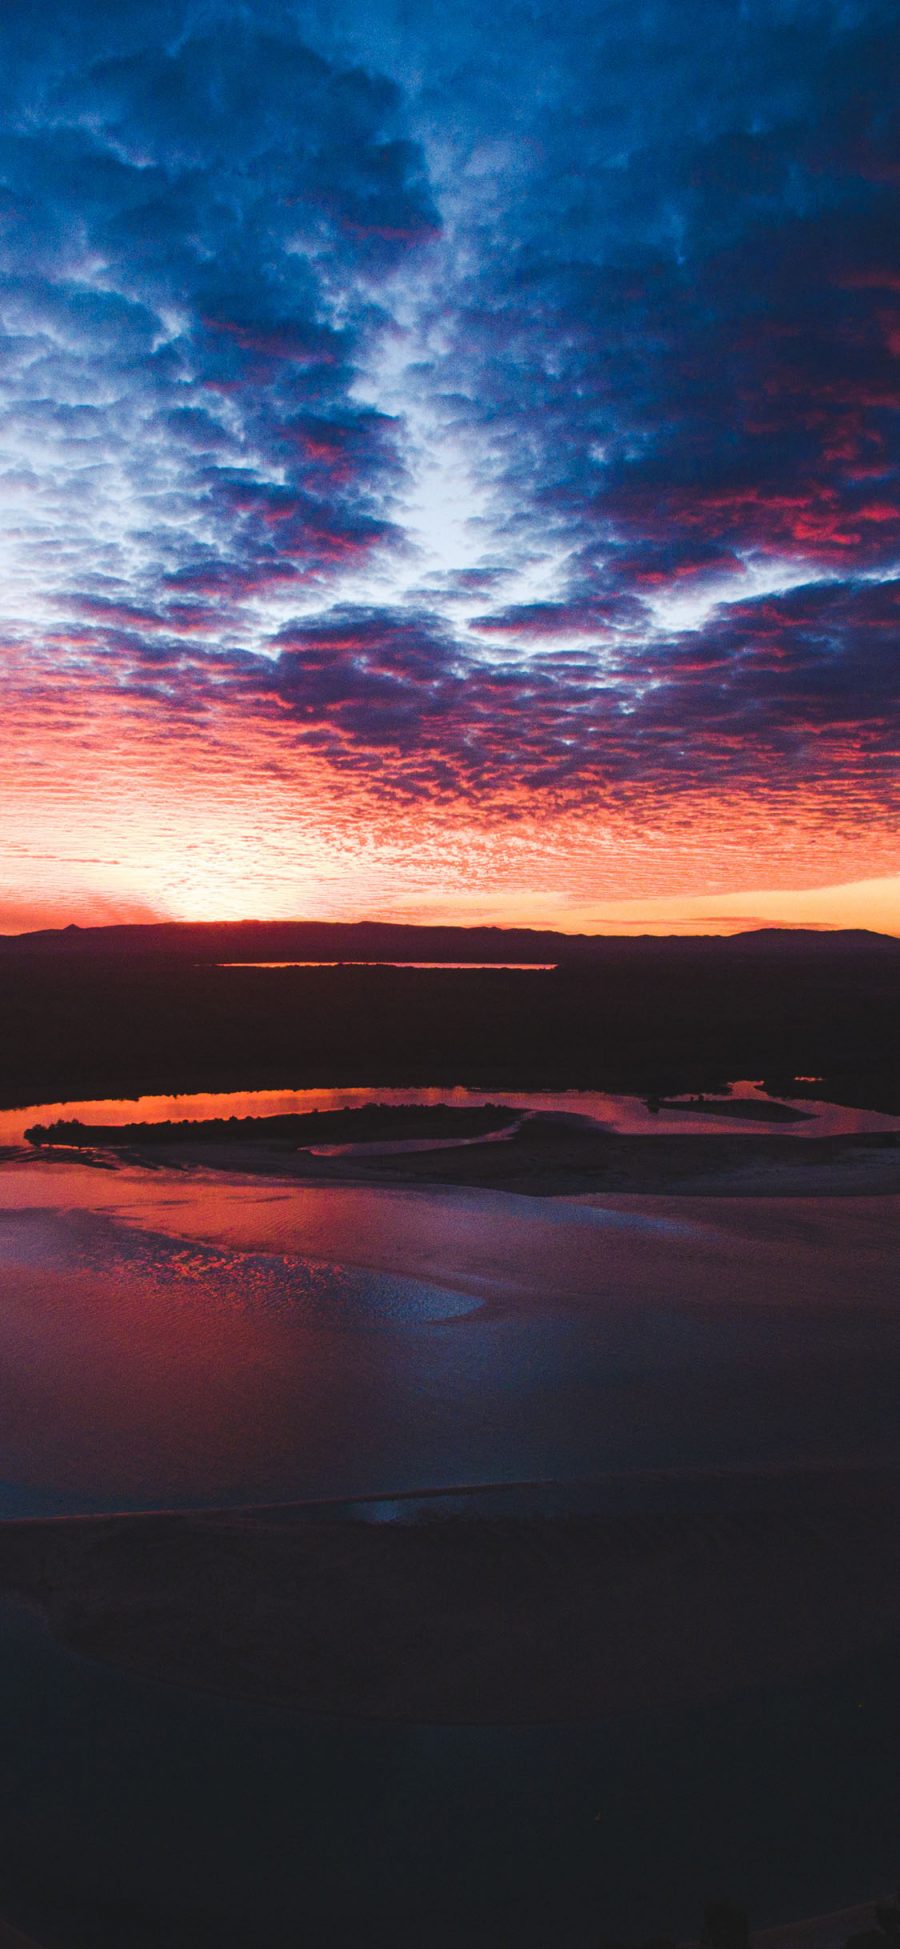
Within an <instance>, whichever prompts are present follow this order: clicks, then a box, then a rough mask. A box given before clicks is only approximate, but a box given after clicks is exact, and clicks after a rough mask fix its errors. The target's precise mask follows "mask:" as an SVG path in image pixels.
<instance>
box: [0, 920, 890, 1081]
mask: <svg viewBox="0 0 900 1949" xmlns="http://www.w3.org/2000/svg"><path fill="white" fill-rule="evenodd" d="M316 957H320V958H321V959H322V960H323V961H328V960H330V961H334V960H338V961H339V960H341V959H343V960H345V961H346V962H350V961H356V960H360V959H367V960H370V961H371V962H373V963H375V964H376V965H371V966H362V967H359V966H349V965H347V966H324V965H323V966H319V967H264V966H258V965H257V966H226V965H222V964H223V963H227V962H235V961H242V962H256V963H259V962H265V961H273V960H289V959H291V958H296V959H297V960H298V961H300V960H311V959H315V958H316ZM392 960H396V961H399V960H404V961H409V960H418V961H429V962H431V961H447V962H454V963H458V962H467V961H478V962H484V961H495V962H506V961H516V962H521V961H533V962H535V963H538V962H540V963H546V962H552V963H554V965H553V966H552V967H551V968H550V969H549V970H547V969H544V968H540V969H538V968H535V969H534V970H524V971H523V970H522V969H518V968H517V969H508V968H502V967H499V966H498V967H492V968H487V969H484V968H474V967H473V968H471V969H467V970H464V971H462V972H460V971H458V970H455V969H450V968H447V969H443V968H440V967H438V968H408V967H394V966H391V965H389V963H390V962H391V961H392ZM898 994H900V941H897V940H894V939H893V938H888V937H886V936H882V935H877V934H867V933H818V932H789V931H778V930H770V931H766V930H764V931H761V932H758V933H753V934H741V935H735V936H733V937H731V938H724V939H723V938H716V937H710V938H705V939H703V938H694V939H677V938H675V939H654V938H651V937H644V938H642V939H638V940H619V939H615V938H589V937H581V938H573V937H571V936H566V935H554V934H546V933H530V934H529V933H526V932H523V931H521V930H503V929H449V928H444V929H435V928H409V927H388V926H376V925H374V924H372V925H360V926H352V927H338V926H313V925H311V924H310V925H305V924H301V923H296V924H291V925H288V924H283V925H281V926H277V927H276V926H264V925H261V924H256V923H245V924H240V925H237V924H235V925H232V926H222V927H199V926H175V925H173V926H169V927H111V928H105V929H104V928H101V929H85V930H79V929H77V928H76V929H66V930H64V931H63V932H61V933H50V934H41V935H37V934H35V935H23V936H19V937H7V938H4V939H0V1095H2V1100H3V1101H4V1102H5V1103H6V1104H7V1105H9V1106H13V1105H16V1104H29V1103H39V1102H60V1101H63V1100H65V1099H66V1098H84V1097H89V1096H94V1097H103V1096H132V1095H138V1094H141V1093H143V1092H157V1093H158V1092H170V1091H172V1092H174V1091H178V1090H182V1091H187V1090H227V1089H252V1088H265V1087H272V1088H285V1089H286V1088H302V1087H305V1086H310V1087H312V1086H316V1085H321V1086H326V1087H331V1086H334V1087H341V1086H350V1085H354V1084H357V1085H362V1084H369V1085H380V1086H385V1087H386V1086H389V1085H403V1084H408V1085H435V1086H438V1087H452V1086H453V1085H454V1084H468V1085H471V1086H473V1087H475V1088H479V1089H491V1088H495V1089H498V1090H499V1089H503V1088H518V1089H524V1088H529V1087H530V1088H540V1087H549V1088H557V1089H562V1088H601V1089H609V1090H621V1091H635V1092H640V1093H651V1092H652V1093H655V1094H659V1095H663V1096H664V1095H667V1094H671V1093H675V1092H679V1091H683V1090H702V1089H710V1088H715V1087H716V1086H717V1085H718V1084H720V1083H722V1082H724V1081H727V1080H729V1079H734V1078H736V1077H745V1076H750V1077H759V1078H763V1077H764V1078H766V1079H767V1080H768V1081H771V1082H772V1083H773V1085H774V1087H775V1088H776V1090H779V1091H782V1092H784V1091H785V1090H786V1088H787V1085H788V1084H791V1085H792V1091H791V1093H797V1088H798V1087H799V1088H801V1089H802V1087H803V1086H802V1085H799V1086H794V1085H793V1079H795V1078H798V1077H799V1078H803V1077H814V1078H824V1079H825V1089H824V1093H825V1094H827V1095H828V1096H830V1097H831V1098H832V1099H833V1100H835V1101H840V1102H848V1103H857V1104H860V1105H864V1106H866V1107H869V1108H871V1109H876V1110H877V1109H881V1110H900V1046H898V1037H897V1032H896V1022H897V1003H898ZM820 1093H823V1092H822V1091H821V1089H820Z"/></svg>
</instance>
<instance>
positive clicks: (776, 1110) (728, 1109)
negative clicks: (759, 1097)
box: [651, 1096, 812, 1123]
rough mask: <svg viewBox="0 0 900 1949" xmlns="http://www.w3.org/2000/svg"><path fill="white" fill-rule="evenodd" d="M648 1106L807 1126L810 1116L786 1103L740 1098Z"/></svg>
mask: <svg viewBox="0 0 900 1949" xmlns="http://www.w3.org/2000/svg"><path fill="white" fill-rule="evenodd" d="M651 1107H652V1108H653V1109H655V1110H664V1111H666V1112H668V1114H670V1115H671V1113H672V1111H673V1110H686V1111H688V1112H693V1113H694V1114H695V1115H696V1116H703V1117H737V1118H739V1119H740V1120H741V1121H742V1122H747V1123H808V1122H809V1120H810V1116H811V1114H812V1113H811V1112H810V1111H808V1110H795V1109H793V1108H792V1107H791V1105H790V1103H775V1102H771V1101H770V1102H757V1101H756V1100H755V1099H754V1098H753V1097H743V1096H742V1097H728V1096H722V1097H719V1096H716V1097H711V1096H697V1097H692V1098H691V1100H690V1102H689V1103H685V1102H684V1101H682V1100H681V1099H678V1100H675V1101H673V1100H670V1099H668V1098H666V1097H664V1098H663V1099H662V1100H661V1101H660V1100H659V1099H657V1098H653V1099H652V1103H651Z"/></svg>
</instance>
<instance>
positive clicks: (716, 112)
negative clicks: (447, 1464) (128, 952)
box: [0, 0, 900, 933]
mask: <svg viewBox="0 0 900 1949" xmlns="http://www.w3.org/2000/svg"><path fill="white" fill-rule="evenodd" d="M41 20H42V27H41V31H40V32H39V33H36V32H34V29H33V26H32V27H31V29H29V15H28V11H27V10H26V8H25V7H24V4H22V0H10V3H9V4H8V5H7V6H6V7H5V8H4V11H3V19H2V23H0V53H2V62H0V98H2V102H3V121H2V130H3V132H2V144H0V147H2V154H0V329H2V334H3V337H2V347H0V349H2V361H0V392H2V416H0V640H2V644H3V656H4V668H5V684H4V719H3V764H2V770H0V800H2V803H0V821H2V866H0V931H3V932H12V933H14V932H19V931H23V930H25V929H28V928H32V927H43V926H51V925H53V926H55V925H65V924H67V923H69V922H71V921H77V922H79V923H81V924H88V923H97V922H102V921H105V920H114V919H135V920H141V919H151V918H171V919H229V918H239V917H241V916H244V915H247V914H253V915H257V916H259V917H261V918H268V917H272V918H275V917H285V918H287V917H307V916H313V915H316V916H319V915H320V916H323V917H334V918H354V917H357V916H361V915H377V916H379V917H382V918H385V919H391V918H396V919H406V920H416V919H422V920H431V919H435V918H440V919H442V920H446V921H462V922H467V921H470V922H475V921H497V922H501V923H502V922H508V923H522V922H525V923H532V924H535V925H542V924H544V925H552V926H556V927H559V928H561V929H563V930H569V931H574V930H584V931H588V932H615V931H624V932H631V931H635V930H639V931H644V930H646V931H653V932H657V931H658V932H667V931H676V932H677V931H683V930H685V929H691V930H698V931H732V930H733V929H735V928H736V927H740V926H741V925H750V926H754V925H759V924H767V923H777V924H790V923H792V922H795V923H803V924H812V925H821V926H866V927H872V928H878V929H882V930H884V931H887V932H894V933H900V846H898V841H897V832H898V821H897V816H896V813H897V802H896V787H895V778H896V773H895V772H892V766H894V765H895V761H896V687H895V686H896V677H895V672H896V663H897V655H896V644H897V635H898V627H900V493H898V463H897V417H898V382H900V278H898V274H897V270H896V237H897V231H898V219H900V177H898V172H897V167H896V149H897V145H896V128H895V118H896V109H895V104H894V102H893V99H892V98H890V99H886V98H885V94H884V88H883V77H884V75H885V74H886V73H888V72H890V71H891V67H892V64H893V63H895V61H896V58H897V54H898V52H900V49H898V37H900V27H898V19H897V13H896V9H895V8H894V7H892V6H888V5H887V4H886V0H850V4H848V5H845V6H842V7H840V8H836V7H834V6H829V5H824V4H819V0H804V3H803V4H802V5H800V6H799V7H797V6H795V5H793V4H788V0H762V4H759V5H754V6H753V7H752V8H745V9H742V10H741V11H740V12H738V11H736V10H732V9H723V8H721V7H720V6H718V5H715V4H713V0H690V4H689V5H688V6H687V7H686V8H685V7H684V6H679V7H677V8H676V7H675V6H674V5H672V4H671V0H653V4H651V5H650V6H649V7H648V8H646V9H644V10H642V12H641V15H640V19H639V21H638V20H635V21H634V22H632V21H631V20H628V21H627V22H626V19H625V16H624V14H623V11H622V10H620V9H619V10H617V9H610V8H608V7H607V6H606V5H602V4H600V0H596V4H593V5H591V6H589V7H588V8H587V9H584V8H579V9H571V10H568V11H565V10H564V11H563V13H562V15H561V16H560V14H559V11H558V10H557V9H555V8H551V7H550V6H549V4H544V0H539V4H538V5H537V6H529V7H527V8H526V7H522V6H520V5H519V4H518V0H502V4H501V5H500V7H499V10H498V9H497V8H494V9H491V10H490V14H485V13H482V14H479V13H478V12H477V10H473V9H472V8H471V7H468V6H462V5H456V4H453V3H452V0H451V4H450V5H448V6H445V7H442V8H441V9H440V14H439V18H438V17H436V16H435V15H434V14H433V12H432V10H430V9H427V8H421V9H417V10H413V11H410V10H408V9H406V8H402V7H400V6H398V5H395V4H394V3H393V0H374V4H373V5H371V6H369V7H366V8H365V9H362V8H359V7H358V6H356V5H353V4H351V0H338V4H337V5H336V6H335V7H333V8H331V9H328V10H322V9H319V8H313V7H312V6H308V7H307V6H305V5H303V4H299V5H296V6H290V7H288V6H287V5H286V4H284V0H254V4H253V5H252V6H250V7H249V8H248V7H247V6H243V5H238V4H236V3H235V0H209V4H207V5H205V6H202V7H200V6H197V5H194V4H192V0H154V4H153V5H152V6H151V5H150V4H149V0H128V4H125V5H123V6H116V7H113V6H112V5H111V4H110V5H107V4H105V0H104V4H97V5H94V6H92V7H91V8H89V9H87V10H83V11H81V12H80V13H79V12H78V10H73V9H71V8H70V7H68V6H63V5H62V4H61V0H49V4H48V5H47V6H46V7H44V8H43V9H42V10H41Z"/></svg>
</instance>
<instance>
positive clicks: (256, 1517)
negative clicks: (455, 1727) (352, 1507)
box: [0, 1470, 900, 1724]
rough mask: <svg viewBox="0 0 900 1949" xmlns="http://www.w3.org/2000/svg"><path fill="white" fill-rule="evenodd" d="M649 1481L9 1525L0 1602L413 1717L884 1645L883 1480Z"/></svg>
mask: <svg viewBox="0 0 900 1949" xmlns="http://www.w3.org/2000/svg"><path fill="white" fill-rule="evenodd" d="M688 1486H690V1485H688ZM647 1487H648V1492H649V1507H646V1508H644V1509H643V1510H642V1511H640V1510H639V1511H635V1510H634V1509H631V1510H629V1511H628V1512H627V1513H615V1512H608V1513H599V1514H593V1515H592V1514H587V1515H585V1514H581V1515H579V1514H570V1515H566V1514H560V1515H557V1516H541V1515H531V1516H517V1515H510V1516H506V1517H504V1516H503V1515H494V1516H493V1517H490V1518H489V1517H487V1516H483V1515H478V1514H477V1513H473V1514H468V1515H467V1514H466V1513H462V1514H460V1513H456V1514H454V1515H450V1516H443V1515H441V1514H440V1513H438V1512H439V1507H440V1505H439V1502H436V1503H435V1504H434V1505H433V1510H434V1513H433V1514H432V1515H431V1516H428V1515H427V1514H426V1515H425V1516H424V1517H423V1516H422V1515H421V1513H419V1514H418V1516H417V1518H416V1519H415V1520H408V1521H405V1520H398V1521H393V1522H390V1523H384V1522H376V1523H373V1522H366V1521H361V1520H347V1514H346V1509H345V1511H344V1514H343V1516H341V1515H339V1514H338V1512H337V1511H330V1510H329V1509H328V1508H327V1506H323V1507H321V1508H320V1509H319V1510H318V1511H317V1510H315V1509H314V1508H309V1507H307V1508H306V1509H303V1508H300V1509H299V1510H295V1509H292V1508H290V1507H285V1508H276V1509H270V1510H259V1511H239V1510H238V1511H227V1512H221V1513H219V1512H213V1513H209V1514H202V1513H201V1514H197V1515H191V1514H187V1515H185V1514H166V1515H160V1516H118V1517H101V1518H78V1519H72V1520H62V1521H51V1522H46V1521H45V1522H22V1523H7V1524H4V1525H2V1527H0V1592H2V1593H3V1594H5V1595H9V1594H14V1595H17V1596H19V1597H24V1598H25V1599H27V1600H28V1601H29V1602H32V1603H36V1604H38V1605H40V1606H41V1607H42V1609H44V1610H45V1612H46V1614H47V1617H48V1619H49V1622H50V1626H51V1629H52V1630H53V1631H54V1632H55V1633H56V1634H57V1635H58V1636H59V1637H60V1638H62V1639H63V1640H64V1642H66V1643H67V1644H69V1645H71V1646H73V1647H74V1648H76V1649H78V1650H81V1651H83V1652H87V1653H89V1654H90V1655H91V1656H94V1657H100V1658H103V1659H108V1660H111V1661H112V1662H113V1663H117V1664H121V1665H123V1666H126V1667H128V1668H129V1669H132V1670H136V1671H141V1672H145V1673H148V1674H152V1675H155V1676H157V1677H162V1678H166V1679H170V1680H176V1681H178V1682H179V1683H185V1684H188V1685H194V1686H201V1687H204V1688H211V1689H213V1690H218V1691H223V1692H225V1693H228V1694H230V1695H232V1696H235V1697H240V1698H248V1699H257V1700H268V1701H272V1702H276V1703H278V1704H281V1705H289V1706H291V1707H295V1708H299V1709H302V1710H304V1711H307V1712H312V1713H316V1714H326V1715H331V1714H335V1715H342V1716H344V1715H350V1716H351V1717H360V1716H361V1717H364V1718H374V1719H400V1720H412V1721H416V1722H417V1723H426V1724H427V1723H463V1724H476V1723H482V1724H485V1723H486V1724H496V1723H511V1722H512V1723H515V1722H518V1723H528V1724H537V1723H542V1722H544V1723H546V1722H553V1723H560V1722H562V1723H566V1722H568V1723H573V1724H581V1723H584V1722H585V1721H588V1720H591V1719H592V1718H600V1717H603V1716H604V1715H605V1714H608V1713H610V1712H618V1711H626V1710H630V1709H636V1708H638V1707H641V1708H647V1707H651V1706H652V1707H657V1706H669V1705H676V1704H683V1703H686V1702H690V1701H698V1700H702V1699H705V1698H716V1697H719V1696H722V1695H725V1694H727V1693H730V1692H732V1691H734V1690H736V1689H738V1688H740V1687H742V1686H748V1685H753V1684H758V1683H762V1682H765V1681H769V1680H773V1679H781V1678H789V1677H791V1676H792V1675H797V1674H801V1673H806V1672H810V1671H816V1670H822V1669H827V1668H828V1667H829V1666H830V1665H832V1664H834V1663H835V1662H837V1661H838V1660H840V1659H842V1658H846V1657H848V1656H850V1655H851V1654H854V1653H859V1652H864V1651H865V1650H866V1648H867V1647H874V1646H876V1645H878V1644H883V1643H887V1642H892V1641H895V1640H897V1639H898V1637H900V1551H898V1545H897V1536H898V1517H900V1487H898V1483H897V1480H896V1477H895V1476H894V1474H893V1473H892V1472H891V1471H885V1472H884V1473H883V1474H881V1475H879V1473H878V1472H877V1471H876V1472H872V1471H864V1472H855V1471H853V1470H850V1471H847V1472H845V1473H844V1474H841V1472H840V1471H835V1472H833V1473H831V1474H829V1473H825V1474H816V1473H815V1472H813V1473H811V1474H806V1473H804V1472H803V1471H800V1472H798V1473H795V1474H793V1475H792V1474H790V1473H788V1474H787V1475H785V1476H784V1477H781V1476H779V1475H778V1474H777V1473H776V1474H775V1475H772V1476H768V1477H767V1476H765V1475H760V1476H758V1477H755V1478H754V1477H753V1476H752V1475H748V1476H744V1477H741V1476H736V1477H733V1478H729V1477H728V1476H727V1475H725V1476H723V1477H721V1478H720V1480H719V1481H718V1483H714V1484H713V1485H712V1488H713V1491H714V1495H713V1500H714V1502H715V1504H716V1505H717V1506H715V1507H712V1508H709V1507H707V1509H706V1510H705V1511H704V1510H703V1506H702V1505H703V1501H704V1484H703V1483H702V1481H701V1482H700V1483H699V1485H698V1486H697V1487H696V1490H695V1493H696V1497H697V1503H698V1507H695V1508H693V1509H692V1508H691V1507H690V1506H689V1505H688V1506H685V1498H684V1485H683V1484H682V1485H681V1488H682V1494H681V1497H680V1499H676V1500H675V1502H674V1503H672V1502H667V1499H666V1485H665V1480H664V1479H663V1480H662V1481H661V1483H660V1484H659V1485H656V1484H654V1482H653V1480H652V1478H649V1479H648V1484H647ZM677 1490H678V1484H677V1483H676V1484H675V1485H674V1492H675V1493H676V1495H677ZM706 1495H707V1498H708V1495H709V1485H707V1487H706ZM397 1507H398V1510H402V1503H401V1504H399V1505H397ZM457 1507H458V1505H457ZM420 1508H421V1505H420Z"/></svg>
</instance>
